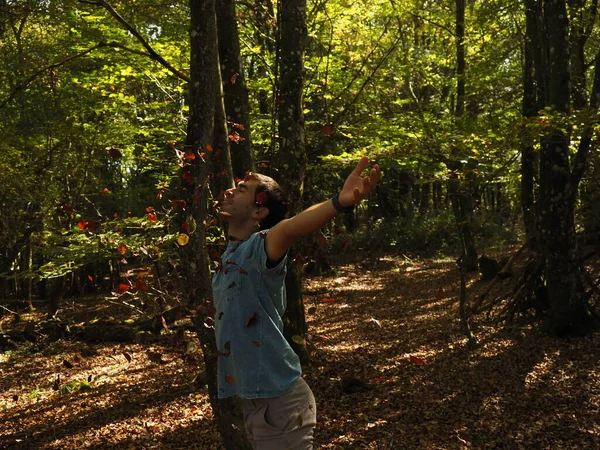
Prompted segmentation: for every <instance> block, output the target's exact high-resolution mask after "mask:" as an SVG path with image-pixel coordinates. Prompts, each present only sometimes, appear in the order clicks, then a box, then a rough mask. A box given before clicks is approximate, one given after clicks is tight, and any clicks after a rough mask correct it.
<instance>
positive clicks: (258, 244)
mask: <svg viewBox="0 0 600 450" xmlns="http://www.w3.org/2000/svg"><path fill="white" fill-rule="evenodd" d="M268 232H269V230H262V231H259V232H258V233H254V234H253V235H252V237H251V238H250V242H249V244H250V245H249V255H248V256H247V258H248V259H249V260H251V261H252V264H253V265H254V267H255V269H256V270H258V271H259V272H260V273H262V274H263V275H265V276H274V275H279V274H281V272H282V270H283V269H284V268H285V265H286V262H287V251H286V252H285V255H283V257H282V258H281V259H280V260H279V261H277V264H275V265H274V266H272V267H269V265H268V264H267V263H268V259H269V258H268V256H267V250H266V248H265V243H266V237H267V233H268Z"/></svg>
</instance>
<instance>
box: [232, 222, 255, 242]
mask: <svg viewBox="0 0 600 450" xmlns="http://www.w3.org/2000/svg"><path fill="white" fill-rule="evenodd" d="M257 231H258V227H256V226H247V225H246V226H243V225H241V224H234V223H229V225H228V227H227V236H228V237H229V240H230V241H245V240H246V239H248V238H249V237H250V236H252V235H253V234H254V233H256V232H257Z"/></svg>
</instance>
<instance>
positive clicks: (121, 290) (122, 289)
mask: <svg viewBox="0 0 600 450" xmlns="http://www.w3.org/2000/svg"><path fill="white" fill-rule="evenodd" d="M128 289H129V285H128V284H125V283H121V284H119V287H118V288H117V292H118V293H119V294H124V293H125V292H127V290H128Z"/></svg>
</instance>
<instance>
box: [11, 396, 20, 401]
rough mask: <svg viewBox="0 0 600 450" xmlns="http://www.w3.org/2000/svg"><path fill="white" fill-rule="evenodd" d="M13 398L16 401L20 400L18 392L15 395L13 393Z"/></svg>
mask: <svg viewBox="0 0 600 450" xmlns="http://www.w3.org/2000/svg"><path fill="white" fill-rule="evenodd" d="M12 399H13V401H14V402H16V401H18V400H19V396H18V395H17V394H15V395H13V397H12Z"/></svg>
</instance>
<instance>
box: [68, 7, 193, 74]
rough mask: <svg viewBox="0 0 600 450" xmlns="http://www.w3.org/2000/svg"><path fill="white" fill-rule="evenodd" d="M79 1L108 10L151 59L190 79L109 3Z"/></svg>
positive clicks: (173, 72)
mask: <svg viewBox="0 0 600 450" xmlns="http://www.w3.org/2000/svg"><path fill="white" fill-rule="evenodd" d="M79 2H80V3H87V4H89V5H96V6H101V7H102V8H104V9H106V10H107V11H108V12H109V14H110V15H111V16H113V17H114V18H115V19H116V20H117V22H119V23H120V24H121V25H122V26H123V27H124V28H125V29H126V30H127V31H129V32H130V33H131V34H132V35H133V36H134V37H135V38H136V39H137V40H138V41H139V42H140V43H141V44H142V46H143V47H144V48H145V49H146V50H147V51H148V54H149V55H148V56H150V58H151V59H153V60H155V61H157V62H159V63H160V64H161V65H162V66H164V67H165V68H166V69H167V70H168V71H169V72H171V73H172V74H173V75H175V76H176V77H178V78H180V79H181V80H184V81H186V82H189V81H190V79H189V77H188V76H187V75H185V74H184V73H182V72H180V71H179V70H177V69H176V68H175V67H173V66H172V65H171V64H169V63H168V62H167V61H166V60H165V59H164V58H163V57H162V56H160V55H159V54H158V53H156V51H155V50H154V49H153V48H152V47H151V46H150V44H149V43H148V41H146V39H144V37H143V36H142V35H141V34H140V33H139V32H138V31H137V30H136V29H135V28H134V27H133V26H131V25H130V24H129V22H127V21H126V20H125V19H123V17H121V15H119V13H118V12H117V11H115V9H114V8H113V7H112V6H111V5H110V4H109V3H107V2H105V1H104V0H97V1H90V0H79ZM128 50H129V51H132V52H134V51H133V50H130V49H128ZM138 54H140V55H144V56H146V54H145V53H139V52H138Z"/></svg>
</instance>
